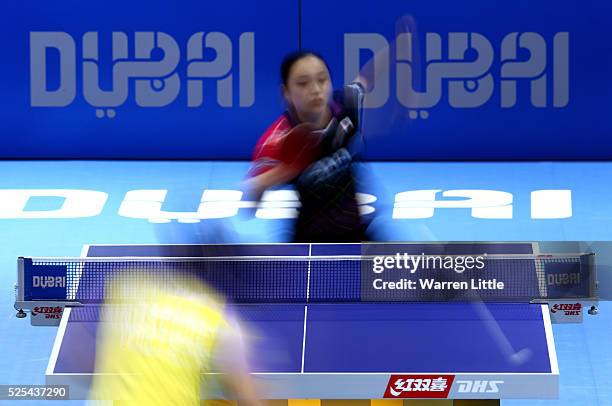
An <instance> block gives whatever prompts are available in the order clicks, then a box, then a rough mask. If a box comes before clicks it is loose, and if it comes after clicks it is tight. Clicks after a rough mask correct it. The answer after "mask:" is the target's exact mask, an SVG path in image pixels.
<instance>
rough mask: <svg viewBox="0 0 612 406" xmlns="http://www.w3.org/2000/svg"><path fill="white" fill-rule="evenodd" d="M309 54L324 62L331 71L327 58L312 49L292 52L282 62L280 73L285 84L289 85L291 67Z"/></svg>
mask: <svg viewBox="0 0 612 406" xmlns="http://www.w3.org/2000/svg"><path fill="white" fill-rule="evenodd" d="M309 56H313V57H315V58H317V59H319V60H320V61H321V62H323V64H324V65H325V67H326V68H327V71H328V72H330V70H329V66H328V65H327V61H325V59H323V57H322V56H321V55H320V54H319V53H317V52H315V51H310V50H302V51H295V52H291V53H290V54H287V55H286V56H285V57H284V58H283V62H282V63H281V68H280V74H281V80H282V81H283V85H285V86H287V81H288V80H289V73H290V72H291V68H292V67H293V65H295V63H296V62H297V61H299V60H301V59H303V58H306V57H309Z"/></svg>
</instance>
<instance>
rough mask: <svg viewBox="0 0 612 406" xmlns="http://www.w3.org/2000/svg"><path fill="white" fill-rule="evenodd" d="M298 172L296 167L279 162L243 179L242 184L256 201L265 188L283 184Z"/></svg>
mask: <svg viewBox="0 0 612 406" xmlns="http://www.w3.org/2000/svg"><path fill="white" fill-rule="evenodd" d="M298 174H299V169H298V168H296V167H293V166H292V165H289V164H286V163H284V162H281V163H278V164H277V165H276V166H274V167H273V168H271V169H268V170H267V171H266V172H264V173H262V174H259V175H257V176H254V177H252V178H249V179H247V180H245V181H244V182H243V183H242V186H243V189H244V190H246V191H247V193H249V195H251V196H253V198H254V199H255V200H257V201H258V200H260V198H261V195H262V194H263V192H265V191H266V190H267V189H269V188H272V187H274V186H278V185H282V184H285V183H287V182H289V181H291V180H292V179H294V178H295V177H296V176H297V175H298Z"/></svg>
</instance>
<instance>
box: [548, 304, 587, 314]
mask: <svg viewBox="0 0 612 406" xmlns="http://www.w3.org/2000/svg"><path fill="white" fill-rule="evenodd" d="M581 310H582V304H580V303H555V304H554V305H553V306H552V307H551V308H550V312H551V313H553V314H554V313H557V312H563V314H565V315H566V316H580V311H581Z"/></svg>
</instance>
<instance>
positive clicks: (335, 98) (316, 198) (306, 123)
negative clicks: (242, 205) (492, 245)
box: [246, 51, 367, 242]
mask: <svg viewBox="0 0 612 406" xmlns="http://www.w3.org/2000/svg"><path fill="white" fill-rule="evenodd" d="M281 79H282V93H283V97H284V99H285V101H286V102H287V110H286V111H285V112H284V113H283V114H282V115H281V116H280V117H279V118H278V119H277V120H276V121H274V123H272V125H271V126H270V127H269V128H268V129H267V130H266V131H265V133H264V134H263V135H262V137H261V138H260V140H259V141H258V143H257V145H256V147H255V151H254V154H253V163H252V167H251V169H250V171H249V175H248V176H249V179H248V180H247V182H246V186H247V189H248V190H250V191H251V192H253V193H254V194H255V195H256V196H258V197H259V196H261V194H262V193H263V192H264V191H265V190H266V189H268V188H271V187H274V186H277V185H280V184H285V183H292V184H293V185H294V186H295V187H296V189H297V191H298V193H299V195H300V203H301V207H300V210H299V215H298V218H297V221H296V224H295V228H294V232H293V241H294V242H359V241H363V240H365V239H366V238H365V230H366V226H367V225H366V224H365V223H364V221H363V219H362V218H361V216H360V215H359V208H358V205H357V200H356V197H355V176H354V172H353V165H352V163H353V160H354V159H355V158H356V156H357V155H358V153H359V150H360V147H361V144H362V142H361V134H360V133H359V124H360V123H359V121H360V107H361V103H362V100H363V95H364V87H363V86H362V84H361V83H359V82H354V83H351V84H350V85H347V86H345V87H344V89H343V90H342V91H340V92H336V93H333V94H332V83H331V78H330V74H329V69H328V66H327V63H326V62H325V61H324V60H323V58H322V57H321V56H320V55H318V54H317V53H315V52H311V51H307V52H295V53H292V54H289V55H288V56H286V57H285V59H284V60H283V62H282V65H281Z"/></svg>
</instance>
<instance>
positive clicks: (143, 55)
mask: <svg viewBox="0 0 612 406" xmlns="http://www.w3.org/2000/svg"><path fill="white" fill-rule="evenodd" d="M611 12H612V5H611V4H610V3H609V2H605V1H603V0H595V1H591V2H587V3H584V4H580V6H577V5H576V3H575V2H572V1H570V0H559V1H552V0H542V1H538V2H527V1H513V2H506V3H495V5H493V4H492V3H490V2H486V1H483V0H474V1H471V2H453V1H450V0H434V1H428V2H410V3H405V2H394V1H391V0H381V1H379V2H377V3H376V4H374V3H373V2H371V1H365V0H351V1H335V2H328V1H326V2H323V1H321V0H303V1H297V0H294V1H288V2H287V1H280V0H277V1H270V2H264V3H262V2H244V1H224V2H220V3H217V2H215V3H210V2H195V1H187V0H184V1H180V2H178V3H176V2H174V3H171V2H169V1H167V0H166V1H163V0H156V1H151V2H147V4H146V6H144V5H143V4H141V3H130V2H120V1H117V0H109V1H107V2H105V3H104V4H103V5H93V4H90V3H83V2H77V1H73V0H71V1H65V2H62V3H52V4H51V3H49V2H45V1H41V0H34V1H31V2H26V3H23V2H21V3H20V2H13V3H11V4H9V5H5V7H4V10H3V13H2V15H0V32H1V34H2V35H0V46H1V47H2V50H3V52H2V55H1V56H0V60H1V61H2V69H3V72H4V75H2V77H1V78H0V88H1V89H2V99H1V100H0V136H1V137H2V141H3V142H2V144H1V145H0V157H2V158H27V157H34V158H136V159H157V158H160V159H173V158H179V159H183V158H184V159H190V158H191V159H248V158H249V156H250V153H251V150H252V148H253V145H254V143H255V142H256V140H257V138H258V137H259V135H260V134H261V133H262V132H263V131H264V130H265V128H266V127H267V126H268V125H269V124H270V123H271V122H272V121H273V120H274V118H275V117H276V116H278V114H280V112H281V111H282V109H283V103H282V100H281V97H280V92H279V78H278V67H279V64H280V61H281V59H282V57H283V55H285V54H286V53H287V52H289V51H291V50H295V49H297V48H299V47H300V46H302V47H305V48H312V49H314V50H317V51H319V52H320V53H322V54H323V55H324V56H325V57H326V59H328V62H329V64H330V66H331V70H332V75H333V79H334V84H335V85H336V86H337V87H339V86H341V85H342V84H343V83H344V82H348V81H350V80H351V79H352V78H353V77H354V76H355V75H356V73H358V72H359V71H360V69H361V71H362V74H365V75H366V76H369V77H370V79H371V84H372V88H371V89H370V93H369V95H368V97H367V108H366V110H365V120H364V133H365V136H366V138H367V151H366V157H367V158H368V159H372V160H449V159H452V160H473V159H475V160H498V159H508V160H515V159H518V160H522V159H533V160H555V159H610V158H612V148H611V147H612V141H611V138H610V137H609V134H610V133H612V120H611V119H610V116H609V114H608V112H609V111H610V108H611V107H612V101H611V99H612V85H611V84H610V80H609V72H610V71H612V43H610V41H609V38H610V37H611V36H612V20H611V19H610V18H609V16H610V13H611Z"/></svg>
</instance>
